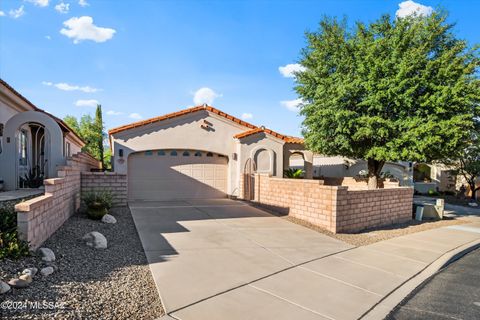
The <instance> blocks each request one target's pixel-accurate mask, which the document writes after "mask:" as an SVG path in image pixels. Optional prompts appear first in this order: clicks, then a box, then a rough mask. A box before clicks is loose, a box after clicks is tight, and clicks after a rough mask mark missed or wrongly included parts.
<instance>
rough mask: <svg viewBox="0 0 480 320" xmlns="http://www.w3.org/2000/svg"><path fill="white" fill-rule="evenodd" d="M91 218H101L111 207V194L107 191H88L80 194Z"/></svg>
mask: <svg viewBox="0 0 480 320" xmlns="http://www.w3.org/2000/svg"><path fill="white" fill-rule="evenodd" d="M82 200H83V202H84V203H85V206H86V207H87V215H88V216H89V217H90V218H91V219H95V220H98V219H101V218H102V217H103V216H104V215H106V214H107V213H108V210H110V208H111V207H112V194H111V193H110V192H108V191H90V192H86V193H85V194H83V196H82Z"/></svg>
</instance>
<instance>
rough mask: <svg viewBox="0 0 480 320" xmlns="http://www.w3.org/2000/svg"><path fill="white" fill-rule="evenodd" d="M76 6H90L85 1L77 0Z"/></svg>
mask: <svg viewBox="0 0 480 320" xmlns="http://www.w3.org/2000/svg"><path fill="white" fill-rule="evenodd" d="M78 5H79V6H80V7H86V6H89V5H90V4H89V3H88V2H87V1H86V0H78Z"/></svg>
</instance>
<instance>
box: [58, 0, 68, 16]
mask: <svg viewBox="0 0 480 320" xmlns="http://www.w3.org/2000/svg"><path fill="white" fill-rule="evenodd" d="M55 10H57V12H59V13H68V11H69V10H70V4H69V3H65V2H60V3H59V4H57V5H56V6H55Z"/></svg>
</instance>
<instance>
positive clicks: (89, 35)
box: [60, 16, 116, 44]
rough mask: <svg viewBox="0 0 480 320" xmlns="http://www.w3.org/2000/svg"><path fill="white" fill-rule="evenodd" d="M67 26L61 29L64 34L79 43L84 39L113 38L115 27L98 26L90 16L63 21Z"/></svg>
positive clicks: (100, 40)
mask: <svg viewBox="0 0 480 320" xmlns="http://www.w3.org/2000/svg"><path fill="white" fill-rule="evenodd" d="M63 25H64V26H65V28H62V29H61V30H60V33H61V34H63V35H64V36H66V37H68V38H70V39H73V43H75V44H77V43H79V42H81V41H83V40H92V41H95V42H105V41H107V40H110V39H112V37H113V35H114V34H115V32H116V31H115V29H111V28H103V27H97V26H96V25H94V24H93V18H92V17H89V16H83V17H79V18H77V17H73V18H70V19H68V20H67V21H64V22H63Z"/></svg>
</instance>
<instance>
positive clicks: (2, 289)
mask: <svg viewBox="0 0 480 320" xmlns="http://www.w3.org/2000/svg"><path fill="white" fill-rule="evenodd" d="M8 291H10V286H9V285H8V284H7V283H6V282H3V281H0V294H4V293H7V292H8Z"/></svg>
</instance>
